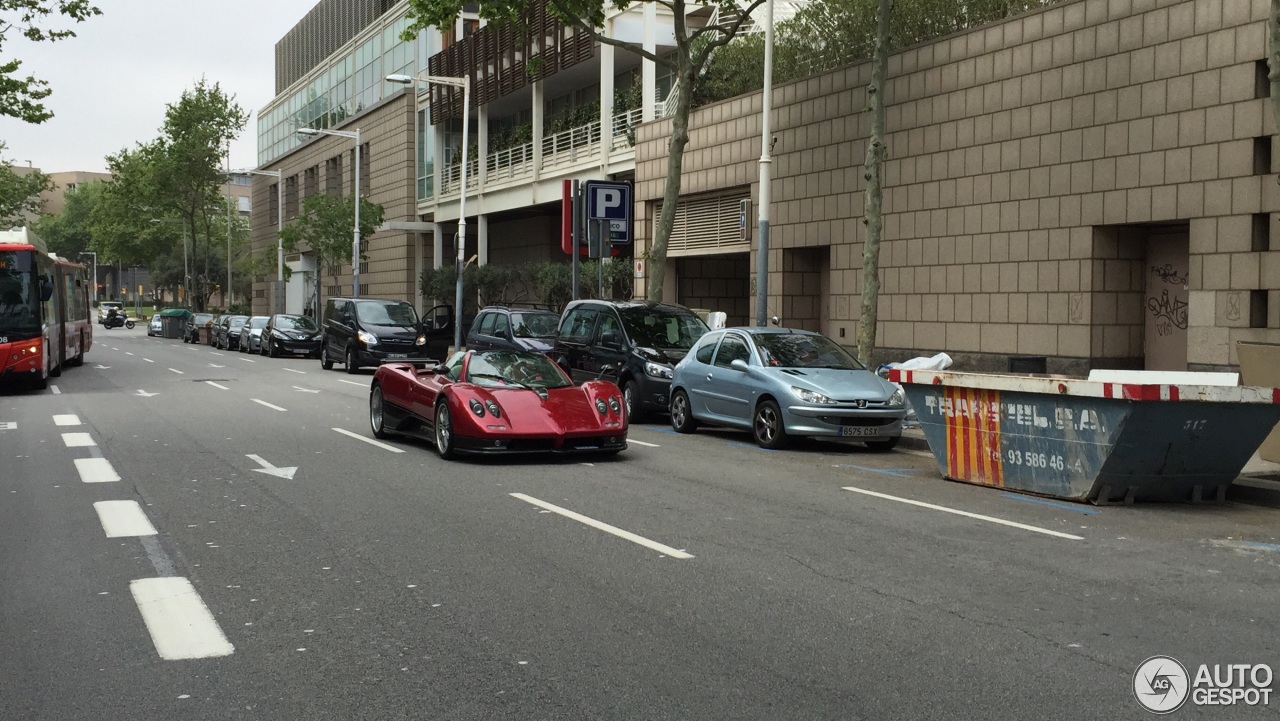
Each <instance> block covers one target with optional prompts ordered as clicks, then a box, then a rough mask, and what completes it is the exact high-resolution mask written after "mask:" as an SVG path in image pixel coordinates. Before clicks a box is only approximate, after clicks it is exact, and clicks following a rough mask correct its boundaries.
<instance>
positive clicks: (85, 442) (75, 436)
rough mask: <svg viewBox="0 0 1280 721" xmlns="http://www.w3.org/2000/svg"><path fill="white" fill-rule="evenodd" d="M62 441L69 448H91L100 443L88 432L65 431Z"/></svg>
mask: <svg viewBox="0 0 1280 721" xmlns="http://www.w3.org/2000/svg"><path fill="white" fill-rule="evenodd" d="M62 442H63V443H65V444H66V445H67V448H90V447H92V446H96V445H98V444H97V443H96V442H94V440H93V436H91V435H89V434H88V433H63V434H62Z"/></svg>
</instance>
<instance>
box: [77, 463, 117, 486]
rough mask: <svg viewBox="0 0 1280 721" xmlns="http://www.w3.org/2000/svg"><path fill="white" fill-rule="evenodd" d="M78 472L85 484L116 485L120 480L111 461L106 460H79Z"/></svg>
mask: <svg viewBox="0 0 1280 721" xmlns="http://www.w3.org/2000/svg"><path fill="white" fill-rule="evenodd" d="M76 472H77V473H79V474H80V480H81V481H83V482H84V483H115V482H116V481H118V480H120V476H119V474H117V473H116V469H114V468H112V467H111V461H108V460H107V459H105V458H77V459H76Z"/></svg>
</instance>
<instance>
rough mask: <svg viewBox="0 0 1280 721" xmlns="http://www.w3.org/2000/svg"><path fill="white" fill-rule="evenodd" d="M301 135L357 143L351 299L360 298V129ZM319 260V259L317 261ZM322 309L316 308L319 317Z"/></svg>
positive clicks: (310, 130) (302, 131) (304, 130)
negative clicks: (341, 139)
mask: <svg viewBox="0 0 1280 721" xmlns="http://www.w3.org/2000/svg"><path fill="white" fill-rule="evenodd" d="M298 134H299V135H309V136H315V135H336V136H338V137H340V138H353V139H354V140H355V141H356V156H355V160H356V168H355V176H356V182H355V195H356V223H355V226H356V227H355V233H354V236H353V239H352V241H351V297H352V298H359V297H360V128H356V129H355V130H330V129H328V128H298ZM317 260H318V259H317ZM316 287H317V288H319V287H320V267H319V265H318V264H317V266H316ZM319 313H320V309H319V308H316V314H317V317H319Z"/></svg>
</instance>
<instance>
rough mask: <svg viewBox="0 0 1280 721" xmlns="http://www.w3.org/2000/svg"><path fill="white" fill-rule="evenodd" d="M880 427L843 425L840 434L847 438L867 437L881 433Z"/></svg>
mask: <svg viewBox="0 0 1280 721" xmlns="http://www.w3.org/2000/svg"><path fill="white" fill-rule="evenodd" d="M879 431H880V429H879V428H875V427H872V426H841V427H840V435H841V436H843V437H845V438H867V437H875V436H879V435H880V432H879Z"/></svg>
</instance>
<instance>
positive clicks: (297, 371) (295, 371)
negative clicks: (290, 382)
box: [284, 368, 307, 376]
mask: <svg viewBox="0 0 1280 721" xmlns="http://www.w3.org/2000/svg"><path fill="white" fill-rule="evenodd" d="M284 370H287V371H289V372H290V373H300V374H302V375H304V376H305V375H306V374H307V372H306V371H299V370H294V369H292V368H285V369H284Z"/></svg>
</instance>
